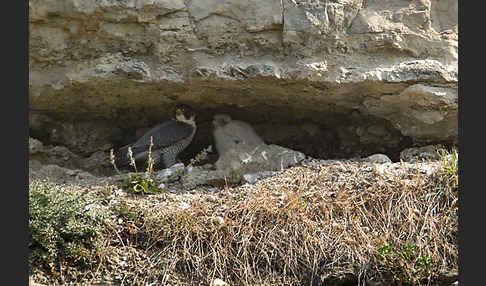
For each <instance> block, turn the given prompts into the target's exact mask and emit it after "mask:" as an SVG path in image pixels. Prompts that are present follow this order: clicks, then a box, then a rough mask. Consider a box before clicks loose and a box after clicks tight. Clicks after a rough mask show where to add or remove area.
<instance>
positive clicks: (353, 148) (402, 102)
mask: <svg viewBox="0 0 486 286" xmlns="http://www.w3.org/2000/svg"><path fill="white" fill-rule="evenodd" d="M457 18H458V17H457V1H453V0H441V1H439V0H412V1H403V0H340V1H331V0H307V1H304V0H206V1H201V0H197V1H196V0H29V26H30V35H29V37H30V38H29V55H30V57H29V72H30V76H29V100H30V110H31V112H30V130H31V135H32V136H34V137H37V138H39V139H42V140H43V141H44V142H48V143H52V144H63V145H65V146H67V147H68V148H70V150H72V151H73V152H76V153H79V154H84V155H86V156H88V155H90V154H93V153H94V152H97V151H105V150H108V149H109V148H110V147H111V146H113V145H117V144H122V143H126V142H130V141H132V140H133V139H134V137H136V129H137V128H146V127H150V126H153V125H155V124H157V123H159V122H160V121H162V120H164V119H167V118H168V114H167V112H168V110H170V109H169V108H170V107H171V106H173V105H174V104H175V103H176V102H185V103H188V104H190V105H192V106H194V107H195V108H196V109H197V110H198V113H199V116H198V121H199V124H200V126H201V128H200V129H199V131H198V132H199V134H198V135H196V139H195V142H196V144H210V142H211V136H210V134H211V130H209V129H210V126H211V119H212V116H213V115H214V114H215V113H219V112H225V113H230V114H232V117H233V118H235V119H241V120H246V121H247V122H250V123H252V124H253V125H254V126H255V129H256V131H257V132H258V133H259V134H261V136H262V137H263V138H264V139H265V140H266V141H267V142H268V143H280V144H283V145H287V146H289V145H291V146H289V147H297V149H299V150H302V151H304V152H310V153H315V154H318V155H320V156H322V157H326V156H333V155H335V154H338V153H339V154H350V155H351V154H353V153H359V152H364V151H366V150H371V151H381V152H387V151H388V152H390V150H398V149H399V148H403V147H405V146H407V145H412V144H414V143H416V144H428V143H434V142H444V143H454V142H457V136H458V124H457V98H458V91H457V83H458V68H457V61H458V55H457V48H458V37H457V36H458V30H457V26H458V24H457ZM312 140H314V141H315V142H313V141H312ZM332 142H334V143H332ZM310 143H312V144H311V145H312V146H311V147H310V146H308V145H309V144H310ZM306 144H308V145H306ZM306 148H307V149H309V150H307V149H306ZM319 148H321V149H319ZM333 152H334V154H333Z"/></svg>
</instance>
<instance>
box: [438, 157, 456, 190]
mask: <svg viewBox="0 0 486 286" xmlns="http://www.w3.org/2000/svg"><path fill="white" fill-rule="evenodd" d="M439 154H440V157H441V162H442V166H443V169H444V171H445V172H446V173H447V175H448V181H449V187H451V188H452V189H453V190H456V191H457V186H458V185H459V154H458V152H457V149H456V148H452V150H451V151H448V150H445V149H441V150H439Z"/></svg>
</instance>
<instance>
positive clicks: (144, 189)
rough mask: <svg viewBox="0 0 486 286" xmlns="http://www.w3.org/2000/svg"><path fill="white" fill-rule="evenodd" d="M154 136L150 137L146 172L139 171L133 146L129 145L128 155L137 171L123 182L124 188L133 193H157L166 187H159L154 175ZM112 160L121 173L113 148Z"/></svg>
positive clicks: (111, 151)
mask: <svg viewBox="0 0 486 286" xmlns="http://www.w3.org/2000/svg"><path fill="white" fill-rule="evenodd" d="M153 145H154V143H153V137H152V136H151V137H150V146H149V150H148V159H147V167H146V169H145V172H144V173H138V170H137V165H136V163H135V159H134V158H133V152H132V148H131V147H128V156H129V157H130V166H132V167H133V169H134V171H135V173H129V174H128V176H127V178H126V179H125V181H124V182H123V184H122V186H121V187H122V188H123V189H126V190H127V191H128V192H129V193H132V194H157V193H160V192H161V191H163V190H164V189H162V188H159V187H158V186H157V184H156V183H155V181H154V179H153V178H152V177H153V174H154V173H155V171H154V160H153V159H152V147H153ZM110 160H111V164H112V165H113V167H114V168H115V171H116V172H117V173H118V174H119V175H121V172H120V171H119V170H118V168H117V167H116V164H115V155H114V154H113V149H112V150H110Z"/></svg>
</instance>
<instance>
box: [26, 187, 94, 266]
mask: <svg viewBox="0 0 486 286" xmlns="http://www.w3.org/2000/svg"><path fill="white" fill-rule="evenodd" d="M87 206H88V203H87V202H86V201H85V200H83V198H82V197H80V196H77V195H73V194H70V193H67V192H64V191H62V190H61V189H60V187H57V186H54V185H51V184H49V183H33V184H31V185H30V186H29V266H30V267H31V268H32V267H34V266H35V267H38V266H40V267H43V268H45V270H47V271H49V272H52V273H54V272H57V271H58V269H60V268H61V267H60V266H66V265H67V266H73V267H86V266H88V265H90V264H92V263H93V262H95V261H96V258H97V250H98V239H97V238H98V237H99V234H100V231H101V217H99V216H97V215H94V214H92V213H91V212H90V211H89V208H88V207H87Z"/></svg>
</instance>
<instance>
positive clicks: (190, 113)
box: [115, 104, 196, 168]
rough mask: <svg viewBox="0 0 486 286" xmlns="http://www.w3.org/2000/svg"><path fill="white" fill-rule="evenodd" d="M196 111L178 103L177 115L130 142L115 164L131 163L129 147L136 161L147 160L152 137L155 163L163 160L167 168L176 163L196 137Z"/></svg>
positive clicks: (152, 155) (122, 149)
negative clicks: (180, 154)
mask: <svg viewBox="0 0 486 286" xmlns="http://www.w3.org/2000/svg"><path fill="white" fill-rule="evenodd" d="M195 119H196V113H195V112H194V110H193V109H192V108H191V107H189V106H187V105H185V104H180V105H177V107H176V111H175V116H174V118H172V119H171V120H169V121H166V122H164V123H162V124H159V125H157V126H155V127H154V128H152V129H150V130H149V131H148V132H147V133H145V134H144V135H143V136H142V137H141V138H140V139H138V140H137V141H136V142H135V143H133V144H128V145H126V146H124V147H122V148H120V149H119V151H118V152H117V153H118V155H117V156H116V160H115V164H116V165H117V166H126V165H129V164H130V155H129V153H128V147H131V149H132V157H133V159H135V161H138V160H145V161H146V160H147V159H148V151H149V146H150V137H152V138H153V139H152V140H153V146H152V151H151V157H152V159H153V160H154V164H158V163H159V162H162V163H163V165H164V167H165V168H169V167H171V166H172V165H174V164H175V163H176V158H177V156H178V155H179V153H180V152H181V151H182V150H184V149H185V148H186V147H187V146H188V145H189V144H190V143H191V141H192V139H193V138H194V134H195V133H196V121H195Z"/></svg>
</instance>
